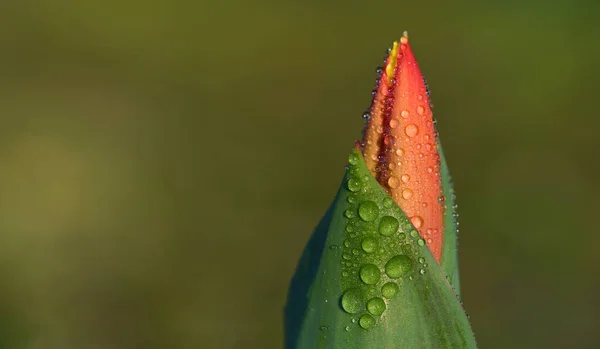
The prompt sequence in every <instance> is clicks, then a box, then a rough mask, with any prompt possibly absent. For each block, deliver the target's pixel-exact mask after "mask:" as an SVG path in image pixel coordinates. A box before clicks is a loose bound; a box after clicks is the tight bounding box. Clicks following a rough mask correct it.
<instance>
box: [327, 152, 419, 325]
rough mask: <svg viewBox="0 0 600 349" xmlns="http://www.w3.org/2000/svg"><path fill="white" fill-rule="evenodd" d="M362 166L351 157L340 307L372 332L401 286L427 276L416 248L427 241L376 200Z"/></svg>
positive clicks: (395, 210)
mask: <svg viewBox="0 0 600 349" xmlns="http://www.w3.org/2000/svg"><path fill="white" fill-rule="evenodd" d="M358 162H359V159H358V156H357V155H356V154H352V155H351V156H350V158H349V163H350V165H349V167H348V177H347V182H346V188H347V189H348V191H349V195H348V199H347V201H348V204H349V205H348V209H347V210H345V211H344V213H343V215H344V217H345V218H346V227H345V240H344V242H343V245H342V246H340V247H339V249H340V250H341V256H342V258H341V264H342V266H341V267H342V268H341V270H342V271H341V276H342V278H341V285H342V290H343V293H342V294H341V297H340V306H341V308H342V309H343V310H344V311H345V312H346V313H348V314H351V315H352V316H353V320H354V321H352V323H353V324H358V326H359V327H360V328H362V329H365V330H368V329H370V328H372V327H373V326H375V325H376V324H377V323H378V322H379V321H383V318H384V315H385V312H386V310H387V308H388V306H389V303H390V300H391V299H393V298H394V297H395V296H396V295H397V294H398V292H399V291H400V288H401V287H402V284H403V282H409V281H410V280H412V279H413V277H414V276H415V275H418V274H424V273H425V268H426V267H427V264H426V263H424V261H425V259H424V258H423V257H422V256H419V254H418V248H417V247H416V246H415V245H417V246H424V245H425V241H424V240H423V239H422V238H421V237H420V235H419V233H418V232H417V231H416V230H414V228H413V227H412V225H411V223H410V221H409V220H408V219H400V220H399V219H398V218H396V217H402V216H401V215H400V210H399V208H398V207H397V206H396V205H395V204H394V202H393V200H392V199H391V198H390V197H387V196H386V197H385V198H383V199H377V196H376V195H375V193H374V190H373V189H372V188H371V184H370V176H369V175H368V174H364V175H361V173H368V172H367V171H366V170H365V171H360V170H359V169H358V167H357V165H358ZM335 248H336V249H338V247H337V246H336V247H335ZM346 330H348V331H349V330H351V326H347V327H346Z"/></svg>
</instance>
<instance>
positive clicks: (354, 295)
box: [342, 288, 362, 314]
mask: <svg viewBox="0 0 600 349" xmlns="http://www.w3.org/2000/svg"><path fill="white" fill-rule="evenodd" d="M361 298H362V294H361V293H360V290H359V289H358V288H351V289H349V290H347V291H346V292H344V294H343V295H342V309H344V310H345V311H346V312H347V313H349V314H356V313H358V312H360V310H361V308H362V306H361Z"/></svg>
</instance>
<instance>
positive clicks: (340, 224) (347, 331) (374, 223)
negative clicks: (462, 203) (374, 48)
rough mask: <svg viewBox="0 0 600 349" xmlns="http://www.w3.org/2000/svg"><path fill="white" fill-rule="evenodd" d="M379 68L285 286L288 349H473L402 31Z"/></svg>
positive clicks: (438, 167)
mask: <svg viewBox="0 0 600 349" xmlns="http://www.w3.org/2000/svg"><path fill="white" fill-rule="evenodd" d="M385 63H386V64H385V67H384V68H383V69H382V71H381V77H380V79H379V85H378V86H377V91H376V93H375V95H374V99H373V103H372V107H371V109H370V110H369V112H368V113H367V114H368V115H367V119H368V121H367V125H366V127H365V132H364V139H363V142H362V143H357V144H356V146H355V149H354V150H353V151H352V153H351V154H350V157H349V159H348V167H347V170H346V174H345V176H344V179H343V182H342V185H341V187H340V189H339V190H338V193H337V195H336V197H335V199H334V200H333V203H332V205H331V206H330V208H329V210H328V211H327V213H326V214H325V216H324V217H323V219H322V220H321V222H320V223H319V225H318V226H317V228H316V229H315V231H314V233H313V235H312V236H311V238H310V241H309V243H308V245H307V246H306V248H305V250H304V253H303V256H302V257H301V260H300V262H299V264H298V267H297V270H296V274H295V275H294V278H293V279H292V282H291V285H290V290H289V295H288V303H287V305H286V310H285V331H286V332H285V345H286V348H288V349H315V348H322V349H354V348H356V349H359V348H360V349H369V348H373V349H382V348H436V349H439V348H476V343H475V338H474V336H473V333H472V331H471V328H470V325H469V322H468V319H467V316H466V314H465V313H464V311H463V309H462V305H461V303H460V301H459V299H458V288H457V287H458V270H457V268H458V264H457V263H456V234H455V232H456V230H455V224H454V217H455V216H454V212H453V211H452V210H453V208H454V206H453V205H451V206H450V207H451V208H450V209H448V205H447V203H446V202H445V201H448V200H444V199H443V198H444V197H448V196H450V201H452V200H453V193H452V188H451V184H450V179H449V175H448V171H447V167H446V165H445V161H444V159H443V154H442V152H441V147H440V146H439V140H438V137H437V133H436V131H435V128H434V124H433V114H432V111H431V107H430V105H429V96H428V93H427V90H426V87H425V83H424V82H423V77H422V75H421V72H420V70H419V68H418V66H417V63H416V61H415V58H414V56H413V53H412V50H411V48H410V46H409V43H408V35H406V34H405V35H403V36H402V38H401V39H400V42H399V43H394V45H393V48H392V49H391V50H390V54H389V56H388V57H387V59H386V61H385ZM451 284H452V285H451ZM452 286H455V288H453V287H452Z"/></svg>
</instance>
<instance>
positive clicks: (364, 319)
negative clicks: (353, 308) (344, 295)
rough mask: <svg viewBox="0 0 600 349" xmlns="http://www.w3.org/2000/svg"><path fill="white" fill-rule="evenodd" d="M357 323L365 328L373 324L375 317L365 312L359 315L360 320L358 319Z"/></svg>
mask: <svg viewBox="0 0 600 349" xmlns="http://www.w3.org/2000/svg"><path fill="white" fill-rule="evenodd" d="M358 324H359V325H360V327H362V328H364V329H365V330H367V329H369V328H371V327H373V325H375V319H374V318H373V317H372V316H371V315H369V314H365V315H363V316H361V317H360V320H358Z"/></svg>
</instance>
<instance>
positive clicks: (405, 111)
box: [400, 110, 410, 118]
mask: <svg viewBox="0 0 600 349" xmlns="http://www.w3.org/2000/svg"><path fill="white" fill-rule="evenodd" d="M400 116H402V117H403V118H407V117H409V116H410V112H409V111H408V110H403V111H401V112H400Z"/></svg>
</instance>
